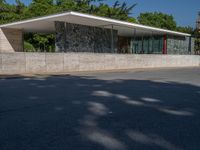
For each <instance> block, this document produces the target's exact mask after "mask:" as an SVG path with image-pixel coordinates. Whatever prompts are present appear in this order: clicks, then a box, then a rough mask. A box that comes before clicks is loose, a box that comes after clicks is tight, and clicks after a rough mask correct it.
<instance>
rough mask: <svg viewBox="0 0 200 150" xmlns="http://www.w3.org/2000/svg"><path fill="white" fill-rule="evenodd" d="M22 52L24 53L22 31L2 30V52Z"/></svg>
mask: <svg viewBox="0 0 200 150" xmlns="http://www.w3.org/2000/svg"><path fill="white" fill-rule="evenodd" d="M21 51H23V32H22V30H19V29H8V28H0V52H21Z"/></svg>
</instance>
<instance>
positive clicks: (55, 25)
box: [0, 12, 194, 54]
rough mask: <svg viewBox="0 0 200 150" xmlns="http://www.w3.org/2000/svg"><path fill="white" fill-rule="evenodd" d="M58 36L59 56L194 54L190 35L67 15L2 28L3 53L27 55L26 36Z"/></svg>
mask: <svg viewBox="0 0 200 150" xmlns="http://www.w3.org/2000/svg"><path fill="white" fill-rule="evenodd" d="M29 32H34V33H51V34H52V33H54V34H55V51H56V52H93V53H128V54H135V53H136V54H193V51H194V40H193V38H192V37H191V35H190V34H186V33H181V32H175V31H170V30H165V29H160V28H154V27H150V26H144V25H139V24H135V23H128V22H124V21H119V20H114V19H109V18H104V17H98V16H93V15H88V14H82V13H77V12H66V13H62V14H54V15H50V16H45V17H40V18H34V19H30V20H25V21H19V22H14V23H10V24H5V25H0V52H21V51H23V34H24V33H29Z"/></svg>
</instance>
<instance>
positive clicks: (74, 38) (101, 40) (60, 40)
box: [55, 22, 118, 53]
mask: <svg viewBox="0 0 200 150" xmlns="http://www.w3.org/2000/svg"><path fill="white" fill-rule="evenodd" d="M55 29H56V51H57V52H96V53H97V52H98V53H115V52H117V42H118V32H117V31H116V30H110V29H103V28H99V27H92V26H84V25H78V24H71V23H65V22H55ZM112 37H113V38H112ZM112 46H113V47H112Z"/></svg>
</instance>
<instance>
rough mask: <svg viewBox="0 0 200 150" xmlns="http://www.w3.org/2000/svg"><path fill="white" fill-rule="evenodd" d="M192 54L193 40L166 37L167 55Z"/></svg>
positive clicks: (189, 38)
mask: <svg viewBox="0 0 200 150" xmlns="http://www.w3.org/2000/svg"><path fill="white" fill-rule="evenodd" d="M193 52H194V40H193V39H191V37H175V36H168V37H167V54H180V55H184V54H190V53H193Z"/></svg>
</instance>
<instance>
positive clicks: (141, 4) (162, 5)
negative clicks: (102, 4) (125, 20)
mask: <svg viewBox="0 0 200 150" xmlns="http://www.w3.org/2000/svg"><path fill="white" fill-rule="evenodd" d="M14 1H15V0H7V2H10V3H13V2H14ZM22 1H23V2H24V3H25V4H29V3H30V2H31V0H22ZM119 1H121V2H123V1H126V2H127V3H128V4H132V3H137V4H138V5H137V6H136V7H135V9H134V10H133V16H134V17H137V16H138V15H139V14H140V13H141V12H154V11H160V12H164V13H167V14H172V15H173V16H174V18H175V19H176V21H177V23H178V25H182V26H188V25H189V26H192V27H194V26H195V21H196V18H197V14H198V11H200V0H119ZM114 2H115V0H107V3H109V4H112V3H114Z"/></svg>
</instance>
